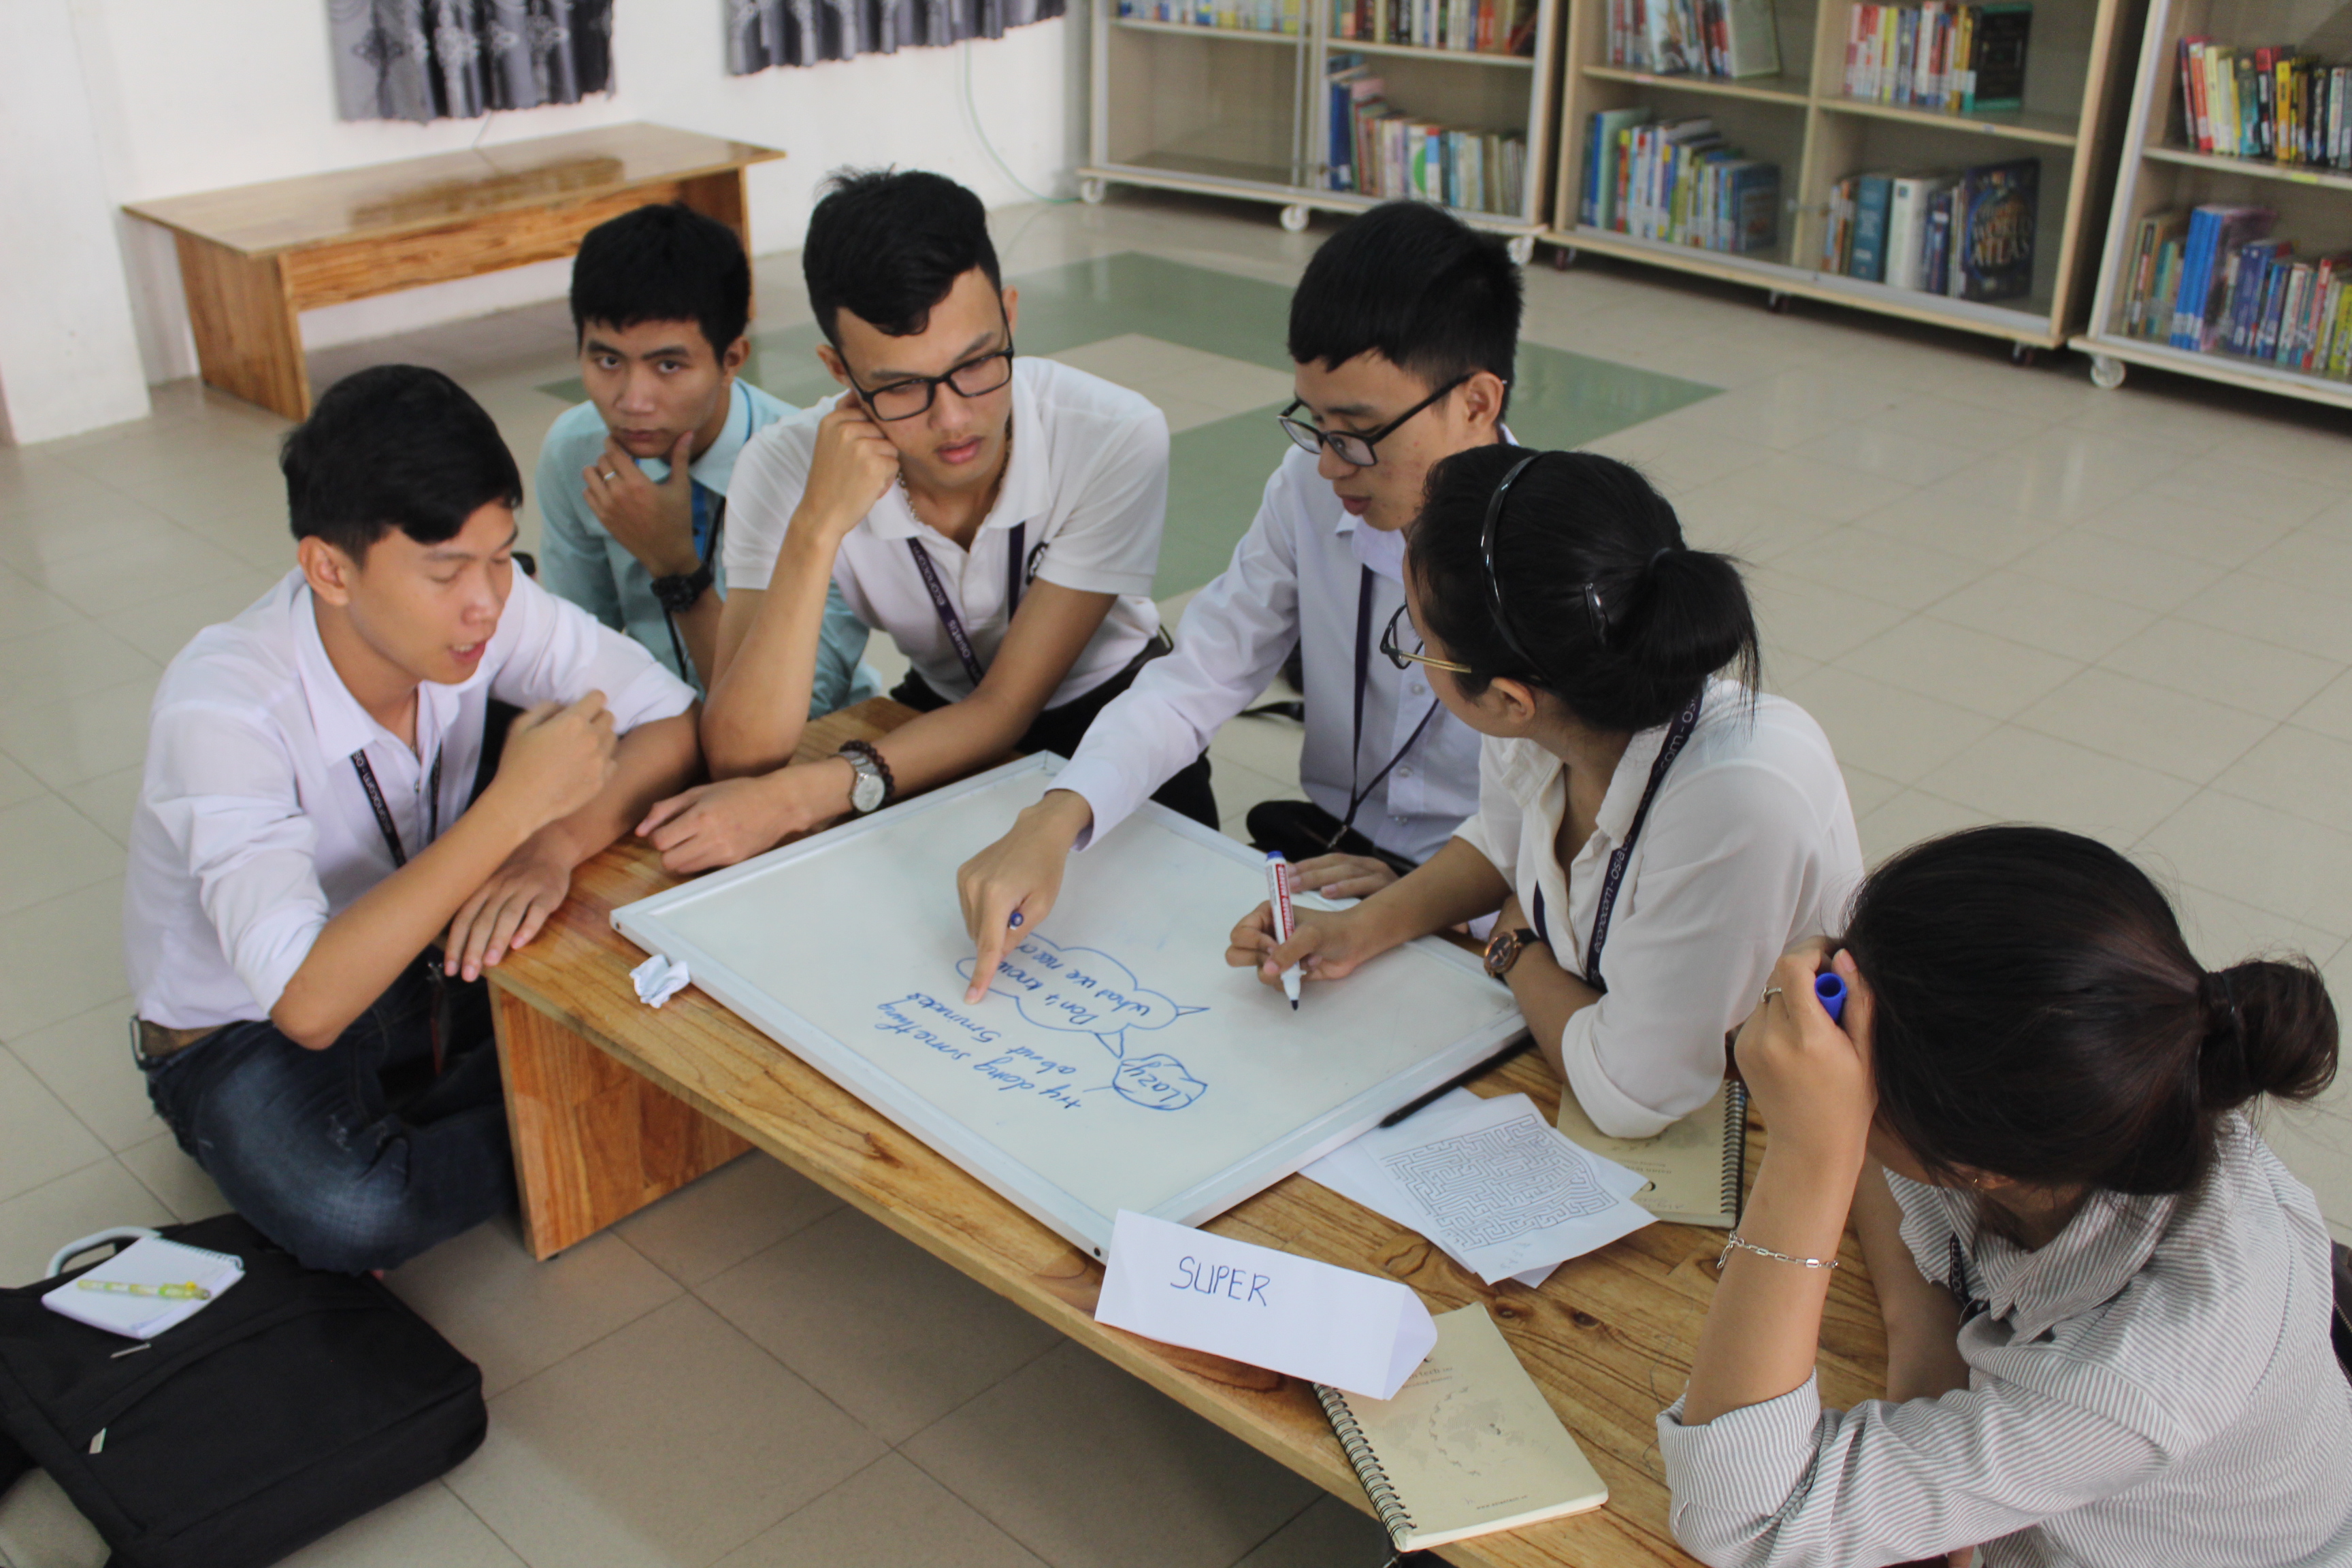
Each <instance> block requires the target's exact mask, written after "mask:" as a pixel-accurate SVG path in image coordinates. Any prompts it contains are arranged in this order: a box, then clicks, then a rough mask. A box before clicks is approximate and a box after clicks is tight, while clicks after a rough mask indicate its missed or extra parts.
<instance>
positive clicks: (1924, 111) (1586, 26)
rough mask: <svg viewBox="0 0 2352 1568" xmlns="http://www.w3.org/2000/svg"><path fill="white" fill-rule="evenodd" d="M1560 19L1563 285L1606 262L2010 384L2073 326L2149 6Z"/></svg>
mask: <svg viewBox="0 0 2352 1568" xmlns="http://www.w3.org/2000/svg"><path fill="white" fill-rule="evenodd" d="M1566 3H1567V5H1568V15H1567V17H1566V19H1565V22H1564V25H1563V27H1564V35H1565V43H1564V49H1563V55H1564V62H1563V65H1562V67H1561V73H1560V77H1561V79H1560V85H1559V154H1558V163H1557V164H1556V167H1555V172H1554V180H1555V182H1556V188H1555V190H1554V192H1553V195H1552V201H1551V225H1550V226H1549V228H1548V229H1547V230H1546V231H1545V232H1544V235H1543V239H1544V241H1545V243H1547V244H1549V245H1552V246H1554V247H1558V252H1559V254H1558V255H1557V257H1556V258H1555V259H1556V260H1557V261H1558V263H1559V265H1561V266H1567V265H1570V263H1571V262H1572V261H1573V260H1574V258H1575V257H1576V255H1577V254H1578V253H1579V252H1580V251H1583V250H1591V251H1595V252H1599V253H1601V254H1604V255H1610V256H1618V257H1623V258H1629V259H1633V260H1637V261H1642V262H1645V263H1649V264H1652V265H1655V266H1661V267H1668V268H1675V269H1677V270H1680V271H1685V272H1693V273H1697V274H1699V275H1701V276H1705V277H1711V278H1717V279H1723V280H1726V281H1728V282H1734V283H1743V284H1748V285H1750V286H1752V287H1755V288H1757V289H1761V290H1763V292H1764V296H1765V302H1766V304H1767V306H1768V307H1769V308H1771V309H1774V310H1779V309H1780V308H1782V307H1783V306H1784V305H1785V303H1786V301H1787V300H1789V299H1790V297H1802V298H1807V299H1815V300H1827V301H1830V302H1832V303H1835V304H1840V305H1845V306H1850V307H1853V308H1855V309H1858V310H1874V311H1877V312H1879V313H1881V314H1884V315H1890V316H1898V317H1903V318H1906V319H1908V320H1913V321H1927V322H1932V323H1934V324H1936V325H1938V326H1944V327H1951V328H1956V329H1958V330H1961V331H1973V332H1979V333H1983V334H1985V335H1988V336H1990V337H1994V338H2004V339H2007V340H2008V341H2009V342H2010V345H2011V353H2012V355H2013V357H2015V358H2016V359H2018V360H2019V361H2020V362H2021V363H2026V362H2030V361H2031V360H2032V357H2033V356H2034V354H2035V353H2038V352H2039V351H2041V350H2042V349H2049V348H2056V347H2059V346H2060V345H2062V344H2063V343H2065V342H2067V340H2068V335H2069V334H2070V333H2071V332H2073V331H2074V330H2075V328H2076V327H2077V326H2078V325H2079V324H2080V321H2081V318H2082V316H2083V314H2084V301H2085V300H2087V298H2088V296H2089V292H2090V288H2091V284H2092V280H2093V271H2094V268H2095V265H2096V262H2097V257H2098V252H2099V247H2098V227H2099V224H2100V222H2101V220H2103V219H2104V217H2105V212H2106V200H2107V195H2108V186H2107V183H2106V182H2107V179H2108V176H2107V174H2106V173H2105V160H2104V157H2103V151H2104V149H2105V147H2106V146H2107V145H2108V144H2109V142H2110V140H2111V137H2112V134H2113V133H2114V132H2116V131H2117V130H2119V129H2120V122H2121V120H2122V113H2121V99H2122V94H2121V91H2120V89H2119V88H2117V87H2113V86H2111V84H2115V83H2116V81H2117V79H2118V72H2119V70H2120V68H2121V62H2122V59H2123V58H2124V57H2125V55H2126V52H2127V50H2128V48H2129V39H2130V37H2131V36H2132V34H2133V32H2134V30H2135V28H2136V25H2137V16H2138V7H2139V6H2141V5H2144V4H2146V3H2147V0H1979V3H1976V4H1968V5H1963V4H1959V3H1958V0H1907V3H1901V4H1886V5H1876V4H1865V3H1864V0H1566ZM2158 3H2161V0H2158Z"/></svg>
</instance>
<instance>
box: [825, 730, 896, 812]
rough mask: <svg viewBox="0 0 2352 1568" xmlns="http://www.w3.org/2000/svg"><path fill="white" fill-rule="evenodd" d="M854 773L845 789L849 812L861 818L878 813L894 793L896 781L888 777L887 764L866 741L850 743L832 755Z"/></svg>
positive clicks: (888, 768)
mask: <svg viewBox="0 0 2352 1568" xmlns="http://www.w3.org/2000/svg"><path fill="white" fill-rule="evenodd" d="M835 755H836V756H839V757H841V758H842V759H843V760H845V762H847V763H849V765H850V766H851V767H852V768H854V769H856V773H857V776H856V778H855V779H854V780H852V781H851V783H850V785H849V808H850V809H851V810H852V811H855V812H856V813H857V815H858V816H865V815H866V814H867V813H868V812H874V811H879V810H881V809H882V808H883V807H884V806H885V805H888V804H889V803H890V797H891V796H892V795H896V794H898V781H897V780H896V779H893V778H892V777H891V776H890V764H889V763H886V762H884V761H883V760H882V753H881V752H878V751H877V750H875V749H874V746H873V743H872V742H866V741H851V742H846V743H845V744H844V745H843V747H842V748H841V750H840V751H839V752H835Z"/></svg>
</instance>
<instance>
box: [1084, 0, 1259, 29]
mask: <svg viewBox="0 0 2352 1568" xmlns="http://www.w3.org/2000/svg"><path fill="white" fill-rule="evenodd" d="M1118 14H1119V15H1120V16H1123V17H1125V18H1127V19H1128V20H1129V21H1134V22H1176V23H1181V24H1182V25H1184V26H1191V27H1229V28H1234V29H1236V30H1239V31H1242V32H1246V33H1292V34H1295V33H1297V31H1298V0H1118Z"/></svg>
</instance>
